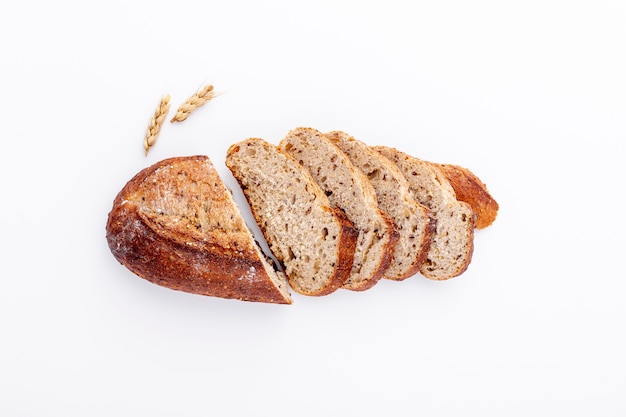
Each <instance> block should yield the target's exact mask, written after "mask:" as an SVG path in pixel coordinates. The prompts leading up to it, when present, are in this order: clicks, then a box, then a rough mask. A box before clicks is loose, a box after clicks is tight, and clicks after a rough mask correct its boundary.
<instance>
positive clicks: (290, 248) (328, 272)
mask: <svg viewBox="0 0 626 417" xmlns="http://www.w3.org/2000/svg"><path fill="white" fill-rule="evenodd" d="M226 165H227V166H228V168H229V169H230V170H231V172H232V173H233V176H234V177H235V179H236V180H237V182H238V183H239V185H240V186H241V189H242V190H243V193H244V195H245V197H246V199H247V201H248V204H249V205H250V208H251V210H252V213H253V215H254V217H255V219H256V222H257V223H258V225H259V228H260V229H261V231H262V232H263V234H264V236H265V239H266V241H267V243H268V245H269V248H270V249H271V251H272V253H273V254H274V256H275V257H276V259H278V260H279V261H280V262H281V263H282V264H283V266H284V268H285V272H286V274H287V277H288V280H289V284H290V285H291V287H292V288H293V289H294V290H295V291H296V292H298V293H301V294H305V295H317V296H321V295H327V294H330V293H332V292H334V291H335V290H337V289H338V288H340V287H341V286H342V285H343V284H344V283H345V281H346V280H347V279H348V277H349V276H350V271H351V269H352V263H353V260H354V251H355V247H356V241H357V232H356V230H355V228H354V227H353V226H352V223H351V222H350V221H349V220H348V219H347V218H346V216H345V214H343V212H342V211H341V210H339V209H337V208H334V207H332V206H331V203H330V201H329V200H328V197H326V195H325V194H324V192H323V191H322V189H321V188H320V187H319V186H318V185H317V184H316V183H315V181H314V180H313V178H312V177H311V176H310V175H309V173H308V172H307V171H306V170H305V169H304V168H303V167H302V166H301V165H300V164H299V163H298V162H297V161H296V160H295V159H294V158H293V157H291V156H290V155H289V154H287V153H285V152H282V151H281V150H280V149H279V148H278V147H277V146H275V145H273V144H271V143H268V142H267V141H265V140H263V139H258V138H250V139H247V140H244V141H242V142H239V143H236V144H233V145H232V146H231V147H230V148H229V149H228V151H227V155H226Z"/></svg>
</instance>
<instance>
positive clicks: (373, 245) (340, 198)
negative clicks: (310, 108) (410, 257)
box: [279, 127, 399, 291]
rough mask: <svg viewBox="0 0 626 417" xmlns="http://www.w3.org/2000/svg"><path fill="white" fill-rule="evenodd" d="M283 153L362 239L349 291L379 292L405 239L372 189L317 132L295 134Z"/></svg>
mask: <svg viewBox="0 0 626 417" xmlns="http://www.w3.org/2000/svg"><path fill="white" fill-rule="evenodd" d="M279 147H280V149H281V150H283V151H285V152H287V153H289V154H290V155H292V156H293V157H294V158H295V159H296V160H297V161H298V162H299V163H300V164H301V165H302V166H303V167H305V168H306V169H307V171H308V172H309V173H310V174H311V176H312V177H313V179H314V180H315V181H316V182H317V184H318V185H319V186H320V187H321V188H322V190H323V191H324V193H325V194H326V195H327V196H328V199H329V200H330V202H331V203H332V204H333V205H334V206H335V207H338V208H340V209H341V210H343V212H344V213H345V214H346V216H347V217H348V219H350V221H351V222H352V223H353V224H354V226H355V227H356V229H357V231H358V233H359V237H358V240H357V245H356V250H355V253H354V263H353V265H352V270H351V272H350V277H349V278H348V280H347V281H346V283H345V284H344V285H343V287H344V288H346V289H350V290H356V291H363V290H366V289H368V288H371V287H373V286H374V285H375V284H376V283H377V282H378V281H379V280H380V279H381V278H382V276H383V274H384V273H385V271H386V270H387V269H388V268H389V265H390V264H391V260H392V259H393V253H394V249H395V246H396V242H397V240H398V236H399V235H398V233H397V231H396V228H395V224H394V222H393V220H392V218H391V217H390V216H388V215H387V214H386V213H384V212H383V211H382V210H380V208H379V207H378V202H377V200H376V192H375V191H374V188H373V187H372V184H370V182H369V180H368V179H367V177H366V176H365V175H364V174H363V173H362V172H361V171H360V170H359V169H358V168H357V167H355V166H354V165H353V164H352V162H350V159H349V158H348V156H347V155H346V154H345V153H343V152H342V151H341V149H339V148H338V147H337V146H336V145H334V144H333V143H332V142H331V141H330V140H328V139H327V138H326V137H325V136H324V135H323V134H322V133H321V132H319V131H317V130H315V129H311V128H304V127H300V128H296V129H293V130H291V131H290V132H289V133H288V134H287V135H286V136H285V137H284V138H283V140H282V141H281V142H280V145H279Z"/></svg>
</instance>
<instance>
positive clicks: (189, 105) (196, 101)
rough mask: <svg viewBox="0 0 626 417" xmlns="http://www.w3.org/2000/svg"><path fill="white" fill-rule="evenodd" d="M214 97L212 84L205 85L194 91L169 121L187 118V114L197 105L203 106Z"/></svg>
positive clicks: (180, 120) (179, 120)
mask: <svg viewBox="0 0 626 417" xmlns="http://www.w3.org/2000/svg"><path fill="white" fill-rule="evenodd" d="M214 97H215V91H214V90H213V85H207V86H206V87H204V88H203V89H202V90H200V91H198V92H197V93H195V94H194V95H193V96H191V97H189V98H188V99H187V101H185V102H184V103H183V104H181V105H180V107H179V108H178V110H177V111H176V114H175V115H174V117H173V118H172V120H170V123H174V122H182V121H183V120H185V119H187V117H189V115H190V114H191V113H192V112H193V111H194V110H196V109H197V108H198V107H202V106H204V105H205V104H206V103H207V102H208V101H209V100H211V99H213V98H214Z"/></svg>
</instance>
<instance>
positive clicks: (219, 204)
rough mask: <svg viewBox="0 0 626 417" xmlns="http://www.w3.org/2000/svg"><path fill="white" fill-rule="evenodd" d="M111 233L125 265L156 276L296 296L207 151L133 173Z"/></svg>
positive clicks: (202, 287)
mask: <svg viewBox="0 0 626 417" xmlns="http://www.w3.org/2000/svg"><path fill="white" fill-rule="evenodd" d="M106 238H107V242H108V245H109V248H110V250H111V252H112V253H113V255H114V257H115V258H116V259H117V260H118V261H119V262H120V263H121V264H122V265H124V266H126V267H127V268H128V269H129V270H130V271H132V272H133V273H135V274H136V275H138V276H140V277H141V278H144V279H146V280H148V281H150V282H153V283H155V284H158V285H161V286H164V287H168V288H171V289H175V290H181V291H186V292H190V293H194V294H202V295H208V296H216V297H223V298H234V299H239V300H244V301H257V302H267V303H281V304H291V303H292V299H291V296H290V294H289V287H288V285H287V280H286V278H285V276H284V274H283V273H282V272H280V271H276V270H275V269H274V268H273V265H271V264H270V263H269V262H268V261H267V260H266V258H265V255H264V254H263V252H262V251H261V249H260V248H259V247H258V246H257V245H256V243H255V241H254V237H253V235H252V233H251V232H250V230H249V229H248V227H247V226H246V224H245V221H244V219H243V217H242V216H241V214H240V212H239V209H238V208H237V206H236V204H235V202H234V200H233V199H232V196H231V193H230V191H229V190H228V189H227V188H226V187H225V185H224V184H223V182H222V180H221V178H220V177H219V174H218V173H217V171H216V170H215V167H214V166H213V165H212V163H211V161H210V160H209V158H208V157H206V156H189V157H175V158H170V159H165V160H163V161H161V162H158V163H156V164H154V165H152V166H150V167H148V168H145V169H143V170H142V171H140V172H139V173H138V174H137V175H135V176H134V177H133V178H132V179H131V180H130V181H129V182H128V183H127V184H126V185H125V186H124V187H123V189H122V190H121V191H120V192H119V194H118V195H117V197H116V198H115V200H114V202H113V208H112V210H111V211H110V213H109V216H108V221H107V224H106Z"/></svg>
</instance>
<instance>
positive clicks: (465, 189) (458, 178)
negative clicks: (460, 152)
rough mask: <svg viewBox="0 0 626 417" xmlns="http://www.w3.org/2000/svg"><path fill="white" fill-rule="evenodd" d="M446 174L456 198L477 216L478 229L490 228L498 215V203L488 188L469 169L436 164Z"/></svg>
mask: <svg viewBox="0 0 626 417" xmlns="http://www.w3.org/2000/svg"><path fill="white" fill-rule="evenodd" d="M436 165H437V166H438V167H439V168H440V169H441V170H442V171H443V173H444V174H445V176H446V178H447V179H448V181H450V185H452V188H453V189H454V192H455V193H456V198H457V199H458V200H461V201H465V202H466V203H468V204H469V205H470V206H472V210H474V213H475V214H476V225H475V226H476V228H477V229H484V228H485V227H488V226H490V225H491V224H492V223H493V222H494V221H495V220H496V216H497V215H498V210H499V205H498V202H497V201H496V200H495V199H494V198H493V196H492V195H491V194H490V193H489V191H488V190H487V186H486V185H485V184H484V183H483V182H482V181H481V180H480V179H479V178H478V177H477V176H476V175H474V173H473V172H472V171H470V170H469V169H468V168H465V167H461V166H459V165H453V164H436Z"/></svg>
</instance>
